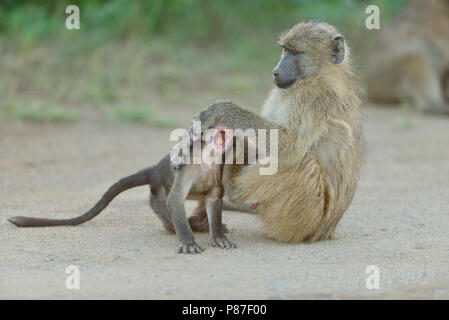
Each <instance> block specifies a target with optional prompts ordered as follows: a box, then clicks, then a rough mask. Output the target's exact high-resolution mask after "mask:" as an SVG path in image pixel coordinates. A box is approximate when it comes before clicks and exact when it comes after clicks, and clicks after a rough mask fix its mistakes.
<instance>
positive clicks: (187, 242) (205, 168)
mask: <svg viewBox="0 0 449 320" xmlns="http://www.w3.org/2000/svg"><path fill="white" fill-rule="evenodd" d="M218 133H220V134H217V135H215V139H224V137H223V131H219V132H218ZM223 142H226V140H225V139H224V140H223ZM202 147H203V148H204V143H203V146H202ZM227 147H229V146H227V145H226V143H224V144H222V145H221V148H222V150H221V151H224V150H225V149H226V148H227ZM224 166H225V165H224V164H213V165H202V164H199V165H196V164H192V165H189V166H184V167H183V168H181V169H178V170H175V169H173V168H172V166H171V165H170V156H169V155H166V156H165V157H164V158H162V160H161V161H160V162H159V163H158V164H157V165H155V166H152V167H149V168H147V169H144V170H141V171H139V172H137V173H135V174H133V175H130V176H128V177H125V178H123V179H120V180H119V181H118V182H116V183H115V184H114V185H112V186H111V187H110V188H109V190H108V191H107V192H106V193H105V194H104V195H103V197H102V198H101V199H100V200H99V201H98V202H97V203H96V204H95V206H94V207H93V208H92V209H90V210H89V211H88V212H86V213H85V214H83V215H81V216H78V217H76V218H72V219H62V220H58V219H45V218H31V217H12V218H10V219H8V220H9V221H10V222H11V223H13V224H15V225H16V226H18V227H45V226H74V225H78V224H81V223H83V222H86V221H88V220H90V219H92V218H94V217H95V216H96V215H98V214H99V213H100V212H101V211H102V210H103V209H104V208H106V206H107V205H108V204H109V203H110V202H111V201H112V199H114V198H115V197H116V196H117V195H118V194H120V193H121V192H123V191H125V190H127V189H130V188H134V187H137V186H143V185H147V184H148V185H150V190H151V195H150V204H151V207H152V208H153V210H154V212H155V213H156V215H157V216H158V217H159V219H160V220H161V221H162V223H163V225H164V227H165V229H167V230H168V231H170V232H176V235H177V236H178V239H179V241H180V242H181V245H180V246H179V248H178V253H200V252H201V251H203V248H201V247H200V246H198V245H197V244H196V242H195V238H194V236H193V232H192V229H193V231H207V230H208V229H209V225H210V235H211V238H212V246H214V247H215V246H218V247H221V248H235V247H236V245H235V244H234V243H233V242H231V241H230V240H228V239H227V238H226V236H225V234H224V233H225V232H226V230H225V228H224V225H223V224H222V219H221V218H222V196H223V185H222V174H223V167H224ZM186 198H187V199H195V200H200V201H201V202H200V203H201V205H202V206H205V212H204V213H205V214H206V215H205V216H203V210H199V211H198V210H197V211H196V212H195V213H194V215H193V216H192V217H190V218H189V220H187V218H186V212H185V208H184V200H185V199H186ZM225 208H226V207H225ZM226 209H233V208H226ZM204 219H207V220H208V223H204Z"/></svg>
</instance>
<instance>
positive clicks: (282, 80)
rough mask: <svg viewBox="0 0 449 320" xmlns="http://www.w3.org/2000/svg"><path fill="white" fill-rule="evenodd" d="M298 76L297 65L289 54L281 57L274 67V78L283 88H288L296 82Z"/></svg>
mask: <svg viewBox="0 0 449 320" xmlns="http://www.w3.org/2000/svg"><path fill="white" fill-rule="evenodd" d="M297 78H298V73H297V71H296V67H295V65H294V64H293V62H292V61H291V59H290V58H289V57H288V56H284V57H282V58H281V60H280V61H279V63H278V64H277V66H276V67H274V69H273V80H274V82H275V83H276V85H277V86H278V87H279V88H281V89H286V88H288V87H290V86H291V85H292V84H293V83H295V81H296V79H297Z"/></svg>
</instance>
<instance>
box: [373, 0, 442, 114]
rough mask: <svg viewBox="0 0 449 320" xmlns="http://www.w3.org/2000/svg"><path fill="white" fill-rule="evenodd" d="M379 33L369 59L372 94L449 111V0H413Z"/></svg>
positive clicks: (377, 98)
mask: <svg viewBox="0 0 449 320" xmlns="http://www.w3.org/2000/svg"><path fill="white" fill-rule="evenodd" d="M379 33H380V34H379V39H378V42H377V44H376V46H375V48H374V50H373V51H372V53H371V56H370V59H369V63H368V69H367V93H368V98H369V99H370V100H371V101H373V102H380V103H399V102H407V103H412V104H413V105H414V106H415V107H417V108H418V109H420V110H427V111H436V112H449V105H448V100H447V96H446V97H445V92H444V91H445V90H447V88H443V83H444V81H443V80H444V74H445V73H447V72H448V70H449V1H448V0H415V1H412V2H411V3H410V4H409V5H408V6H407V7H406V8H405V9H404V11H403V12H402V14H400V15H399V16H398V17H396V19H394V20H393V21H392V23H390V24H389V25H387V26H386V27H385V28H382V29H381V30H380V31H379Z"/></svg>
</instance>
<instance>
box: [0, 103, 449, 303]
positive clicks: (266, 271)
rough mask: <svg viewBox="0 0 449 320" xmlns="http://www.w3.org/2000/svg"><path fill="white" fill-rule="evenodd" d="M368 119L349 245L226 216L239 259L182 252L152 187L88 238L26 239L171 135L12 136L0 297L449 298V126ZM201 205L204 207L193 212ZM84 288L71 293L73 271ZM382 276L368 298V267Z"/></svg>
mask: <svg viewBox="0 0 449 320" xmlns="http://www.w3.org/2000/svg"><path fill="white" fill-rule="evenodd" d="M402 118H403V116H402V115H401V113H400V111H398V110H394V109H379V108H369V109H368V112H367V117H366V121H365V136H366V142H367V155H366V164H365V166H364V169H363V173H362V177H361V181H360V184H359V188H358V191H357V194H356V197H355V199H354V201H353V203H352V205H351V207H350V209H349V210H348V211H347V212H346V214H345V215H344V217H343V219H342V221H341V223H340V224H339V226H338V227H337V232H338V234H339V236H340V239H337V240H332V241H324V242H319V243H313V244H296V245H292V244H284V243H279V242H276V241H273V240H270V239H268V238H267V237H266V236H265V235H264V232H263V229H262V226H261V224H260V222H259V221H258V220H257V217H256V216H252V215H248V214H241V213H232V212H226V213H225V214H224V221H225V223H227V224H228V226H229V227H230V229H231V232H230V238H232V239H233V240H234V241H235V242H237V244H238V248H237V249H234V250H222V249H218V248H212V247H210V245H209V238H208V235H207V234H197V235H196V239H197V242H198V243H199V244H200V245H203V246H206V251H205V252H204V253H203V254H201V255H195V256H186V255H178V254H176V253H175V248H176V246H177V241H176V238H175V237H174V236H173V235H170V234H168V233H167V232H165V231H164V229H163V228H162V226H161V224H160V223H159V221H158V220H157V218H156V217H155V215H154V214H153V213H152V212H151V209H150V208H149V206H148V198H147V197H148V188H147V187H140V188H136V189H133V190H130V191H128V192H127V193H124V194H122V195H120V196H119V197H118V198H117V199H116V200H115V201H114V202H113V203H112V204H111V205H110V207H108V208H107V210H106V211H105V212H103V214H102V215H100V216H99V217H97V218H96V219H94V220H92V221H90V222H88V223H86V224H84V225H81V226H77V227H59V228H41V229H19V228H17V227H15V226H13V225H11V224H9V223H8V222H7V221H6V218H7V217H10V216H15V215H33V216H47V217H60V218H62V217H69V216H74V215H76V214H78V213H81V212H83V211H84V210H86V209H88V208H89V207H90V206H91V205H92V204H93V203H94V202H95V201H96V200H97V199H98V198H99V197H100V196H101V195H102V193H103V192H104V191H105V190H106V188H107V187H108V186H109V185H110V184H112V183H113V182H115V181H116V180H117V179H118V178H120V177H122V176H124V175H127V174H129V173H132V172H134V171H136V170H138V169H140V168H143V167H145V166H147V165H148V164H153V163H155V162H156V161H157V160H158V159H159V158H160V157H161V156H163V155H164V154H165V152H167V150H168V148H167V145H168V141H169V130H159V129H154V128H147V127H143V126H112V125H99V124H95V125H94V124H89V123H80V124H75V125H70V126H55V125H48V126H47V125H46V126H42V125H40V126H37V125H12V124H11V125H6V126H3V127H1V128H0V298H6V299H11V298H14V299H16V298H50V299H52V298H62V299H85V298H100V299H101V298H114V299H115V298H137V299H140V298H149V299H166V298H168V299H183V298H187V299H188V298H193V299H298V298H306V299H307V298H318V299H346V298H449V231H448V230H449V119H438V118H431V117H424V116H421V115H414V116H413V120H412V121H413V123H414V126H413V127H412V128H410V129H401V128H400V126H399V125H398V123H399V122H400V121H401V119H402ZM188 207H189V208H192V207H193V203H188ZM69 265H76V266H78V267H79V270H80V289H79V290H68V289H66V286H65V282H66V277H67V274H66V272H65V271H66V267H67V266H69ZM369 265H376V266H378V268H379V275H380V288H379V289H378V290H368V289H367V287H366V286H365V280H366V278H367V277H368V276H369V274H367V273H366V268H367V266H369Z"/></svg>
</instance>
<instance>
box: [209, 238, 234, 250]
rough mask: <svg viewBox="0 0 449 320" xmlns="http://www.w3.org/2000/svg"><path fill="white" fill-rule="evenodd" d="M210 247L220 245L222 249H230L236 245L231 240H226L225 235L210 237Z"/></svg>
mask: <svg viewBox="0 0 449 320" xmlns="http://www.w3.org/2000/svg"><path fill="white" fill-rule="evenodd" d="M212 247H220V248H222V249H231V248H237V245H236V244H235V243H234V242H232V241H231V240H228V238H226V237H225V236H222V237H219V236H216V237H213V238H212Z"/></svg>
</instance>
